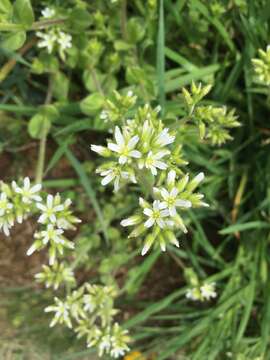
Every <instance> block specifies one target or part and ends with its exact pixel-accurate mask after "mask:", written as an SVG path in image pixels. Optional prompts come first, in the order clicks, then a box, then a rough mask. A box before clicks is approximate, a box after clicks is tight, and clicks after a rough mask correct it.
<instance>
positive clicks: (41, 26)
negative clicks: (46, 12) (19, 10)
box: [0, 19, 66, 31]
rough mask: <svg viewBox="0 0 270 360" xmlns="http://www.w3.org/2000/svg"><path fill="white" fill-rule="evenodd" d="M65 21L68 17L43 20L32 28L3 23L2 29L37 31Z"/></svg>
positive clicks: (0, 26) (0, 28)
mask: <svg viewBox="0 0 270 360" xmlns="http://www.w3.org/2000/svg"><path fill="white" fill-rule="evenodd" d="M65 21H66V19H53V20H41V21H36V22H34V23H33V24H32V26H31V27H30V28H25V26H23V25H22V24H11V23H1V24H0V31H31V30H34V31H35V30H40V29H46V28H47V27H50V26H52V25H58V24H62V23H64V22H65Z"/></svg>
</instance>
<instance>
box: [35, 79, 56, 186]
mask: <svg viewBox="0 0 270 360" xmlns="http://www.w3.org/2000/svg"><path fill="white" fill-rule="evenodd" d="M52 90H53V81H52V77H51V76H50V77H49V84H48V90H47V94H46V99H45V105H48V104H49V103H50V102H51V99H52ZM47 135H48V128H46V127H43V129H42V134H41V138H40V144H39V153H38V162H37V168H36V183H37V184H41V183H42V179H43V173H44V165H45V158H46V143H47Z"/></svg>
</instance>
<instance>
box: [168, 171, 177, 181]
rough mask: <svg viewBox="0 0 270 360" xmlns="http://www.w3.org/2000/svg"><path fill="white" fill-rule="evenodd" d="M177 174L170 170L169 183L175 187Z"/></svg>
mask: <svg viewBox="0 0 270 360" xmlns="http://www.w3.org/2000/svg"><path fill="white" fill-rule="evenodd" d="M175 178H176V172H175V171H174V170H170V171H169V173H168V177H167V182H168V184H169V185H173V184H174V183H175Z"/></svg>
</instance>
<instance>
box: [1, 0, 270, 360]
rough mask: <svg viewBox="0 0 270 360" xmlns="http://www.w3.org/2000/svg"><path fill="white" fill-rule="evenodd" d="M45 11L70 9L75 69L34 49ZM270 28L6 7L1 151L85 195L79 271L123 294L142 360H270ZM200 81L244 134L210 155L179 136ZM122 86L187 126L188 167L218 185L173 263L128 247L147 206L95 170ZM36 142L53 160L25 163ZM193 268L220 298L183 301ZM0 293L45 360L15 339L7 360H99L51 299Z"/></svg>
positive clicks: (205, 15) (215, 11) (180, 5)
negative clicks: (186, 91)
mask: <svg viewBox="0 0 270 360" xmlns="http://www.w3.org/2000/svg"><path fill="white" fill-rule="evenodd" d="M46 6H54V7H55V8H57V9H58V19H60V23H61V26H63V28H64V29H65V31H66V32H68V33H71V34H72V38H73V47H72V48H71V49H69V50H68V51H67V53H66V57H65V59H63V58H62V59H61V57H60V56H59V54H58V53H57V52H54V53H52V54H48V53H46V51H44V50H42V49H39V48H38V47H37V46H36V38H35V32H36V30H38V29H39V28H40V26H43V25H44V24H41V23H40V22H41V21H42V20H40V19H39V17H40V11H41V10H42V9H43V8H44V7H46ZM269 19H270V3H269V1H267V0H228V1H227V0H224V1H222V0H213V1H206V0H205V1H203V0H176V1H172V0H164V1H162V0H160V2H157V1H155V0H148V1H143V0H134V1H125V0H119V1H116V2H111V1H109V0H95V1H83V0H74V1H72V0H69V1H65V2H62V1H56V0H55V1H39V0H35V1H32V7H31V4H30V1H26V0H16V1H15V2H14V3H13V4H11V3H10V2H9V1H8V0H4V1H3V0H2V1H1V3H0V30H1V49H0V50H1V51H0V62H1V68H0V80H1V83H0V91H1V101H0V112H1V114H0V115H1V116H0V129H1V131H0V149H1V153H2V156H3V157H4V156H5V155H6V154H8V155H9V156H10V158H11V162H10V163H9V168H10V169H9V171H7V174H6V175H4V177H5V180H8V181H10V180H12V179H13V178H18V177H20V176H24V175H25V171H26V169H28V172H29V163H30V164H31V165H30V167H31V168H32V170H31V171H32V172H31V171H30V174H31V175H33V170H34V169H35V166H36V163H37V164H38V165H37V171H36V175H37V177H40V176H42V175H43V176H44V186H45V187H46V188H48V189H50V190H52V191H54V190H55V191H61V192H64V193H65V194H66V195H67V196H70V197H71V198H72V199H74V202H75V207H76V210H77V212H78V214H79V215H80V217H81V218H82V219H83V220H84V225H83V226H82V227H81V228H80V232H79V233H78V234H77V236H76V239H75V241H76V243H77V255H76V257H75V258H74V259H73V260H72V261H73V263H74V267H75V268H76V269H77V271H78V273H82V274H83V276H82V278H84V279H85V278H86V279H87V280H89V279H91V281H92V280H93V281H101V282H103V283H113V284H114V283H117V284H118V285H119V284H121V294H122V296H121V297H120V298H119V299H118V302H119V304H118V307H119V308H120V309H121V310H122V312H123V319H122V321H123V323H124V325H125V326H126V327H128V328H129V330H130V333H131V335H132V338H133V339H134V343H133V344H132V345H131V347H132V349H139V350H140V351H141V352H142V353H143V354H144V355H145V356H147V354H152V355H153V356H154V358H156V359H160V360H161V359H192V360H204V359H205V360H206V359H207V360H210V359H236V360H242V359H243V360H246V359H247V360H254V359H268V358H269V356H270V355H269V354H270V349H269V334H270V287H269V283H270V282H269V229H270V225H269V201H270V198H269V195H270V193H269V180H270V179H269V177H270V169H269V166H270V162H269V161H270V158H269V132H270V127H269V124H268V117H269V106H270V105H269V86H265V85H263V84H260V83H258V82H256V78H255V74H254V70H253V66H252V62H251V59H252V58H254V57H256V56H257V50H258V49H259V48H262V49H265V48H266V46H267V44H268V41H269V35H270V33H269ZM48 26H49V27H50V26H51V25H50V24H49V25H48ZM46 28H47V25H46ZM22 47H23V49H24V50H23V51H22ZM192 81H196V82H198V81H202V82H203V83H212V84H213V90H212V91H211V93H210V95H209V96H208V97H207V100H206V101H205V104H206V105H209V104H212V105H215V104H216V105H228V106H230V107H234V108H236V113H237V115H238V116H239V118H238V120H239V121H240V123H241V125H242V126H241V127H240V128H238V129H236V130H233V132H232V133H231V135H232V136H233V137H234V140H233V141H232V142H230V143H228V144H226V145H225V146H222V147H212V146H209V144H207V143H206V142H204V141H199V140H198V138H197V136H196V131H195V130H196V129H195V128H194V130H191V131H189V132H188V133H184V131H183V133H184V134H183V135H181V116H183V114H184V100H183V97H182V95H180V93H181V89H182V87H183V86H189V85H190V84H191V82H192ZM115 89H117V90H118V91H120V92H125V91H127V90H130V89H132V90H133V91H134V92H135V93H136V94H137V95H138V96H139V102H140V103H145V102H151V103H152V104H153V105H158V104H161V105H163V116H164V119H165V121H166V122H167V123H168V124H170V119H172V118H173V117H175V116H179V118H180V120H179V132H180V138H179V141H180V140H182V136H183V137H184V139H185V146H184V148H183V151H184V154H185V157H186V158H187V159H188V161H190V166H191V169H192V170H194V172H198V171H204V172H205V174H206V182H205V184H204V186H203V191H204V193H205V194H206V200H207V202H208V203H209V204H210V205H211V206H210V208H209V209H202V210H201V209H200V210H197V211H196V212H192V211H189V214H188V217H187V221H189V224H188V228H189V234H188V235H187V236H184V237H182V238H181V239H180V240H181V246H180V248H179V249H176V248H173V247H170V248H169V250H168V252H167V253H165V254H162V255H161V254H160V252H159V251H158V250H155V251H153V252H152V253H151V254H150V255H148V257H146V258H143V259H142V258H140V256H139V246H140V243H139V242H138V243H136V242H135V243H134V242H132V243H131V241H130V240H128V239H127V238H126V234H125V233H124V232H123V230H122V229H120V227H119V222H120V220H121V219H122V218H123V217H125V216H126V215H128V213H129V211H130V209H132V207H133V204H134V202H135V197H134V195H133V194H132V193H130V192H128V190H123V191H121V193H119V194H116V195H112V193H111V192H110V191H108V190H106V191H105V190H104V188H102V187H101V186H100V184H99V179H98V178H97V176H96V175H95V172H94V168H95V167H96V165H98V164H99V162H100V159H97V158H96V157H95V156H94V154H93V153H92V154H91V153H90V151H89V144H90V143H99V142H100V143H103V142H104V141H105V138H106V137H107V136H108V125H107V124H106V123H104V121H103V120H102V119H101V118H100V111H101V109H102V107H103V105H104V101H105V99H107V98H110V97H111V96H112V92H113V90H115ZM44 135H45V136H46V137H47V149H46V146H45V145H46V144H45V142H44V141H43V145H42V139H43V140H44ZM40 139H41V140H40ZM38 140H40V141H41V146H40V151H39V152H38V151H35V152H31V155H30V156H31V158H30V162H28V165H26V164H27V163H25V160H24V156H23V155H22V153H20V151H19V149H21V148H22V147H23V146H25V145H27V144H30V143H32V142H33V141H38ZM42 149H43V150H42ZM45 149H46V158H45V167H43V160H44V157H45ZM37 159H38V160H37ZM42 159H43V160H42ZM61 163H68V167H69V171H68V173H67V174H66V173H63V174H61V171H60V173H59V171H58V172H57V171H56V169H58V168H59V166H60V164H61ZM57 174H60V175H57ZM10 241H12V239H10ZM21 256H24V254H22V255H21ZM190 267H192V268H193V269H194V271H195V272H196V274H197V275H198V276H199V277H200V278H201V279H207V280H208V281H215V282H216V284H217V292H218V298H217V300H216V301H213V302H210V303H207V304H205V303H203V304H199V303H191V302H190V301H188V300H187V299H186V298H185V292H186V290H187V288H188V284H186V281H185V275H184V269H187V268H190ZM89 274H90V275H89ZM154 285H155V286H154ZM152 288H153V289H152ZM1 291H2V294H3V297H2V298H3V300H2V299H1V302H2V303H3V304H2V305H1V306H3V307H4V308H6V309H7V317H8V321H9V322H11V323H12V324H13V326H14V327H15V328H16V333H17V334H19V337H20V339H22V340H21V341H22V344H24V343H25V341H26V339H27V338H28V334H30V335H31V336H30V338H31V339H32V340H33V341H32V342H31V344H33V345H31V347H32V346H33V351H32V350H31V347H30V348H29V346H28V347H27V350H26V349H25V348H24V347H23V345H21V343H20V344H19V345H18V346H16V342H15V340H14V341H13V340H12V339H10V338H8V337H7V338H5V337H4V338H3V340H1V342H2V344H3V345H0V354H1V351H3V354H4V355H2V358H3V359H5V356H6V354H7V352H6V351H11V352H12V354H13V355H12V356H13V357H11V359H13V358H14V359H24V358H26V359H32V358H33V359H39V358H40V359H43V358H44V359H46V358H52V359H63V360H64V359H66V360H67V359H80V358H84V357H85V358H87V359H88V358H92V357H91V356H92V355H91V353H92V350H91V352H90V350H85V349H84V344H83V343H80V342H78V341H76V340H75V338H73V337H72V336H71V334H70V333H69V332H68V331H64V330H62V329H55V330H47V323H48V317H47V316H45V315H41V314H42V309H43V307H44V306H45V305H44V304H48V303H49V302H50V299H51V297H52V294H51V293H50V292H49V291H48V292H45V291H41V290H40V289H38V288H32V289H25V288H24V287H14V286H3V287H2V286H1ZM6 299H8V301H7V300H6ZM29 299H31V301H30V300H29ZM32 302H33V304H34V309H35V311H33V312H32V311H31V306H32V305H31V304H32ZM37 318H38V319H39V320H38V321H36V319H37ZM48 331H49V335H48ZM27 341H28V340H27ZM37 343H42V347H40V348H39V351H37V350H36V347H35V346H36V345H35V344H37ZM7 348H8V349H9V350H7ZM29 349H30V350H29ZM30 352H31V353H30ZM46 356H47V357H46ZM50 356H51V357H50Z"/></svg>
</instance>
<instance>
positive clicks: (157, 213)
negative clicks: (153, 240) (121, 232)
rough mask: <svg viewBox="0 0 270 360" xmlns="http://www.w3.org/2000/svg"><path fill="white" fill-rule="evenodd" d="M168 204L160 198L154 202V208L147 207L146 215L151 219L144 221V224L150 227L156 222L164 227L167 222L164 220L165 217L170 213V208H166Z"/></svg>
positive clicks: (144, 211)
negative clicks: (161, 201)
mask: <svg viewBox="0 0 270 360" xmlns="http://www.w3.org/2000/svg"><path fill="white" fill-rule="evenodd" d="M165 207H166V206H164V205H163V204H161V203H160V201H159V200H155V201H154V202H153V209H149V208H145V209H144V210H143V213H144V215H146V216H148V217H149V219H148V220H147V221H146V222H145V223H144V226H145V227H147V228H150V227H151V226H153V225H154V224H157V225H158V226H159V227H161V228H164V227H165V225H166V223H165V221H164V220H163V218H164V217H167V216H168V215H169V210H168V209H166V210H164V209H165Z"/></svg>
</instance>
